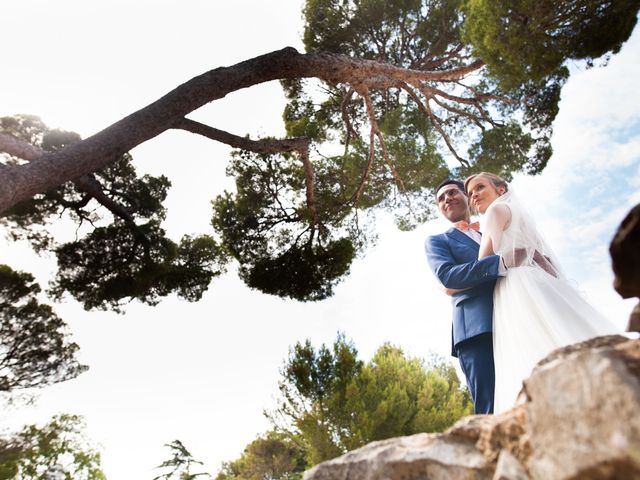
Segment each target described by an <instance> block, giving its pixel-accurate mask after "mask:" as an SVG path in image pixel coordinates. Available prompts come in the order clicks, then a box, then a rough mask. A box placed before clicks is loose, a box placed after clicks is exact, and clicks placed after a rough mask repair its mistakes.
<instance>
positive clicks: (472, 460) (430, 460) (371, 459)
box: [304, 433, 493, 480]
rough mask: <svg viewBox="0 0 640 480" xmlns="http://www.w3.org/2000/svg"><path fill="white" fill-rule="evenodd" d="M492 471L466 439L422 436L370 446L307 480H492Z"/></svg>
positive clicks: (330, 463)
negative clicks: (426, 479)
mask: <svg viewBox="0 0 640 480" xmlns="http://www.w3.org/2000/svg"><path fill="white" fill-rule="evenodd" d="M492 474H493V467H492V466H491V465H490V464H489V462H487V460H486V458H485V457H484V455H483V454H482V452H480V451H479V450H478V449H477V448H476V447H475V445H474V442H473V441H469V440H468V439H465V438H464V437H460V438H456V437H453V436H452V437H447V436H445V435H435V434H427V433H420V434H417V435H412V436H409V437H399V438H393V439H389V440H382V441H379V442H373V443H370V444H368V445H366V446H364V447H362V448H359V449H357V450H354V451H352V452H349V453H347V454H345V455H343V456H342V457H339V458H336V459H333V460H329V461H327V462H324V463H321V464H320V465H318V466H316V467H314V468H313V469H311V470H309V471H307V472H306V473H305V475H304V478H305V480H311V479H313V480H356V479H358V480H374V479H375V480H379V479H385V480H400V479H402V480H412V479H415V480H418V479H425V478H428V479H429V480H454V479H470V480H471V479H474V480H482V479H487V480H490V479H491V477H492Z"/></svg>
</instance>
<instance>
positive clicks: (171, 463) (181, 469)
mask: <svg viewBox="0 0 640 480" xmlns="http://www.w3.org/2000/svg"><path fill="white" fill-rule="evenodd" d="M165 446H166V447H167V448H169V450H170V451H171V458H169V459H168V460H165V461H164V462H162V463H161V464H160V465H159V466H157V467H156V468H158V469H165V470H167V471H166V472H165V473H163V474H161V475H158V476H157V477H154V478H153V480H171V479H174V480H194V479H195V478H198V477H207V478H211V475H209V474H208V473H191V469H192V468H193V466H194V465H202V462H200V461H198V460H195V459H194V458H193V455H191V453H190V452H189V450H187V448H186V447H185V446H184V445H183V444H182V442H181V441H180V440H174V441H173V442H171V443H168V444H166V445H165Z"/></svg>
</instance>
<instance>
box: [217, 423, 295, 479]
mask: <svg viewBox="0 0 640 480" xmlns="http://www.w3.org/2000/svg"><path fill="white" fill-rule="evenodd" d="M306 468H307V463H306V461H305V451H304V449H303V447H302V446H301V442H300V440H299V439H298V438H296V437H295V436H293V435H291V434H289V433H286V432H285V433H283V432H278V431H276V430H272V431H270V432H267V433H266V435H264V436H259V437H258V438H256V439H255V440H254V441H253V442H251V443H250V444H249V445H247V447H246V448H245V450H244V452H243V453H242V455H241V456H240V458H239V459H237V460H235V461H233V462H227V463H224V464H223V465H222V468H221V470H220V472H219V473H218V475H217V476H216V480H264V479H269V480H301V479H302V474H303V473H304V470H305V469H306Z"/></svg>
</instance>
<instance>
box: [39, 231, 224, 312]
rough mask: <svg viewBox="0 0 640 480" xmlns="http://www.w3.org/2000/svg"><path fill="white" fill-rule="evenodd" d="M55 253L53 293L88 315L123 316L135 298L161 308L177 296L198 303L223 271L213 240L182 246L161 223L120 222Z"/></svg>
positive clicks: (187, 240)
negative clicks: (67, 297)
mask: <svg viewBox="0 0 640 480" xmlns="http://www.w3.org/2000/svg"><path fill="white" fill-rule="evenodd" d="M55 252H56V256H57V258H58V273H57V276H56V279H55V282H54V283H53V286H52V289H51V293H52V294H53V295H54V296H55V298H58V299H61V298H62V297H63V295H64V293H65V292H69V293H71V294H72V295H73V296H74V297H75V298H76V299H77V300H78V301H80V302H82V303H83V305H84V307H85V309H87V310H89V309H91V308H100V309H107V308H109V309H112V310H114V311H121V307H122V305H123V299H134V298H135V299H137V300H139V301H142V302H144V303H148V304H149V305H155V304H157V303H158V301H159V297H164V296H166V295H169V294H170V293H172V292H176V293H177V294H178V296H179V297H181V298H184V299H186V300H189V301H196V300H199V299H200V298H201V297H202V294H203V293H204V291H205V290H206V289H207V288H208V286H209V283H210V281H211V279H212V278H213V277H214V276H217V275H219V274H220V273H221V272H222V265H221V264H220V262H219V259H220V258H221V257H222V254H221V251H220V249H219V247H218V245H217V244H216V242H215V240H214V239H213V238H211V237H209V236H206V235H202V236H199V237H195V238H191V237H188V236H185V237H183V239H182V241H181V242H180V244H176V243H174V242H173V241H171V240H170V239H168V238H167V237H166V236H165V232H164V230H163V229H162V228H160V226H159V224H158V222H156V221H150V222H148V223H146V224H144V225H131V224H128V223H125V222H114V223H113V224H111V225H109V226H107V227H99V228H96V229H94V230H93V232H91V233H90V234H88V235H87V236H86V237H84V238H82V239H81V240H78V241H75V242H69V243H67V244H65V245H63V246H61V247H59V248H57V249H56V251H55Z"/></svg>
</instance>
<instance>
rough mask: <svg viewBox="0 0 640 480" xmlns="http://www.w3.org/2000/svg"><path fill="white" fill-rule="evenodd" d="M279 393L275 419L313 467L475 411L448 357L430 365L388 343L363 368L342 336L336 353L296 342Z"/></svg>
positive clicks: (438, 428)
mask: <svg viewBox="0 0 640 480" xmlns="http://www.w3.org/2000/svg"><path fill="white" fill-rule="evenodd" d="M280 392H281V394H282V401H281V403H280V405H279V406H278V408H277V409H276V410H275V411H274V412H272V413H271V414H270V418H271V419H272V421H274V422H275V423H276V424H278V423H281V424H282V423H284V425H280V428H284V429H285V430H286V429H289V430H290V431H291V432H292V434H295V435H297V438H299V439H300V441H301V442H302V443H303V445H304V450H305V451H306V455H307V460H308V463H309V465H314V464H317V463H319V462H321V461H324V460H328V459H330V458H333V457H336V456H338V455H341V454H343V453H345V452H346V451H348V450H352V449H355V448H358V447H360V446H362V445H364V444H366V443H369V442H371V441H374V440H381V439H385V438H389V437H393V436H399V435H410V434H413V433H417V432H435V431H442V430H444V429H445V428H447V427H449V426H450V425H452V424H453V423H454V422H455V421H456V420H458V419H459V418H460V417H462V416H464V415H468V414H470V413H471V412H472V402H471V400H470V397H469V394H468V392H467V391H466V390H464V389H463V387H462V386H461V384H460V381H459V379H458V377H457V374H456V372H455V369H454V368H453V367H452V366H451V365H449V364H447V363H445V362H444V361H443V360H440V359H434V360H432V361H431V362H430V363H429V364H427V365H425V364H424V363H423V362H422V361H420V360H418V359H415V358H410V357H406V356H405V355H404V353H403V352H402V350H401V349H399V348H397V347H394V346H391V345H388V344H386V345H383V346H382V347H380V349H378V351H377V352H376V353H375V354H374V356H373V358H372V359H371V360H370V361H369V362H367V363H363V362H362V361H360V360H358V359H357V351H356V349H355V347H354V346H353V345H352V344H351V343H349V342H347V341H346V340H345V339H344V337H343V336H338V338H337V340H336V341H335V343H334V345H333V347H332V348H331V349H330V348H328V347H326V346H324V345H323V346H321V347H320V348H319V349H317V350H316V349H315V348H314V347H313V346H312V345H311V343H310V342H309V341H308V340H307V341H306V342H305V343H304V344H300V343H298V344H296V345H295V346H294V347H293V348H292V349H291V351H290V354H289V358H288V360H287V361H286V362H285V365H284V368H283V370H282V380H281V382H280Z"/></svg>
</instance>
